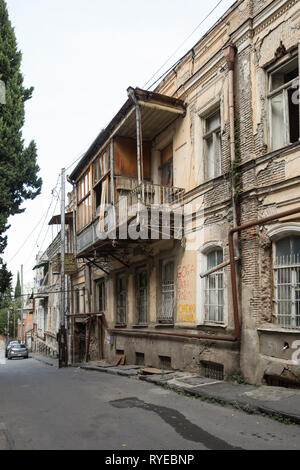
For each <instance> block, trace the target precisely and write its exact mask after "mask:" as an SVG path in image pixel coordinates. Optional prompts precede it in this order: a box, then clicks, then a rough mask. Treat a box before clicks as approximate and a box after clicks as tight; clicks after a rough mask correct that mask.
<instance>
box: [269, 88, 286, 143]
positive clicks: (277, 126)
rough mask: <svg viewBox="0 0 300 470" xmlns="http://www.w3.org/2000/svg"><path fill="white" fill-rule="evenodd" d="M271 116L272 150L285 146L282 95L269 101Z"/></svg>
mask: <svg viewBox="0 0 300 470" xmlns="http://www.w3.org/2000/svg"><path fill="white" fill-rule="evenodd" d="M271 115H272V148H273V150H276V149H279V148H281V147H284V146H285V140H286V139H285V132H286V131H285V125H284V111H283V93H280V94H279V95H277V96H274V98H272V99H271Z"/></svg>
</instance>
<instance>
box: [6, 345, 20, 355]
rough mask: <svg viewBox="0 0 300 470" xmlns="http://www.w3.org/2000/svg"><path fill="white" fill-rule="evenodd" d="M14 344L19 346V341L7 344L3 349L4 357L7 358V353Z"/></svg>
mask: <svg viewBox="0 0 300 470" xmlns="http://www.w3.org/2000/svg"><path fill="white" fill-rule="evenodd" d="M14 344H19V341H11V342H10V343H8V345H7V346H6V349H5V357H7V355H8V351H9V350H10V348H11V347H12V346H13V345H14Z"/></svg>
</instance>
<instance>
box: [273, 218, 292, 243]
mask: <svg viewBox="0 0 300 470" xmlns="http://www.w3.org/2000/svg"><path fill="white" fill-rule="evenodd" d="M267 235H268V237H269V238H270V240H272V242H276V241H277V240H280V239H281V238H285V237H289V236H291V235H300V222H289V223H285V224H277V225H275V226H274V227H272V228H270V229H268V230H267Z"/></svg>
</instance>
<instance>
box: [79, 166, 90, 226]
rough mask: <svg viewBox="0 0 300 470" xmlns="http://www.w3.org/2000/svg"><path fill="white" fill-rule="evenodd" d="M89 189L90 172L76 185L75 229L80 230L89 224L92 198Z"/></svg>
mask: <svg viewBox="0 0 300 470" xmlns="http://www.w3.org/2000/svg"><path fill="white" fill-rule="evenodd" d="M90 190H91V188H90V170H88V171H87V172H86V173H85V175H83V176H82V177H81V178H80V180H79V181H78V183H77V227H78V230H80V229H82V228H83V227H85V225H87V224H88V223H89V222H91V218H92V198H91V191H90Z"/></svg>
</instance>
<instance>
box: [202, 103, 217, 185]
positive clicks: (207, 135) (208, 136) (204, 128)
mask: <svg viewBox="0 0 300 470" xmlns="http://www.w3.org/2000/svg"><path fill="white" fill-rule="evenodd" d="M216 114H218V115H219V125H218V126H217V127H215V128H213V129H212V130H210V131H208V130H207V121H208V120H209V119H210V118H212V117H213V116H214V115H216ZM201 120H202V144H203V156H204V158H203V163H204V181H209V180H212V179H214V178H218V177H219V176H221V175H222V120H221V106H220V103H219V105H218V106H217V107H216V106H215V107H214V108H213V109H211V110H210V112H208V113H206V114H204V115H202V116H201ZM217 134H220V137H219V139H218V138H217ZM211 138H212V146H213V159H214V161H213V176H211V175H209V174H208V168H209V165H208V163H209V162H208V159H209V156H208V140H209V139H211ZM218 146H219V147H220V148H219V149H218Z"/></svg>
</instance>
